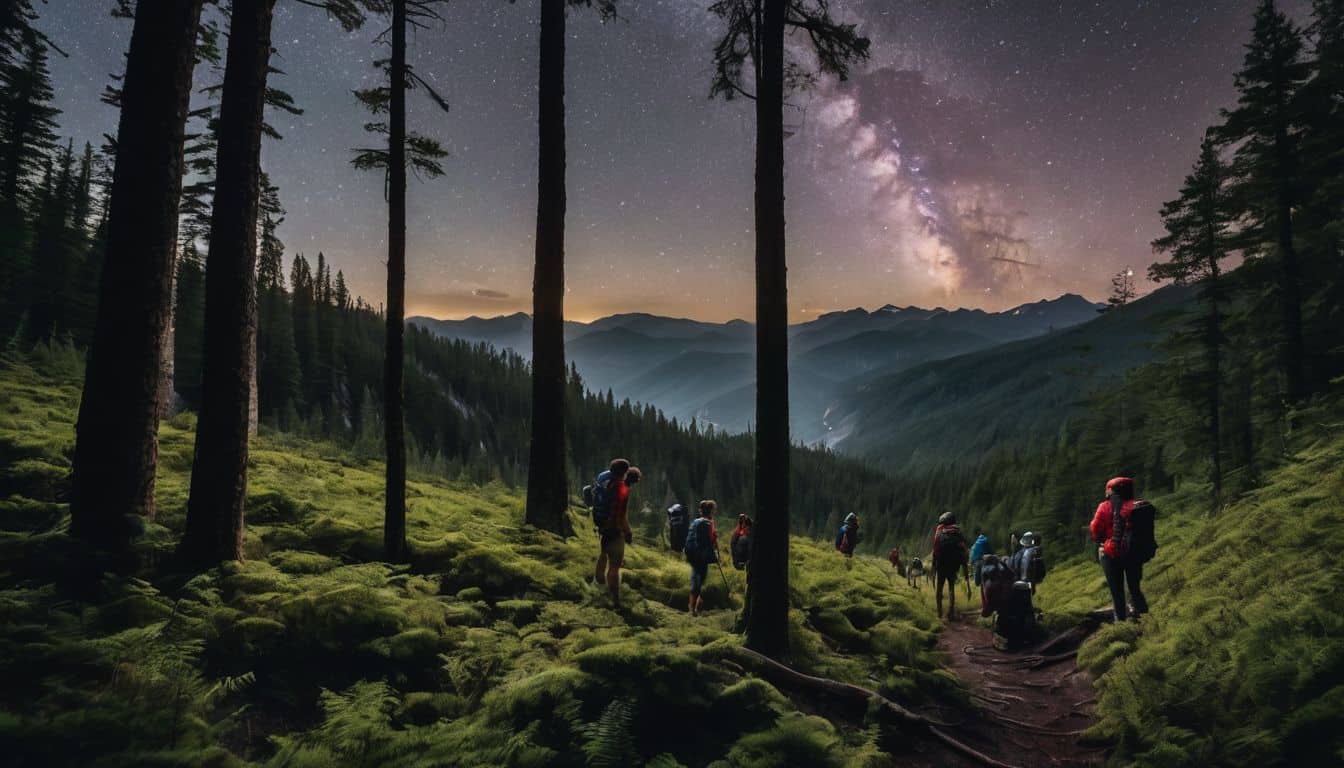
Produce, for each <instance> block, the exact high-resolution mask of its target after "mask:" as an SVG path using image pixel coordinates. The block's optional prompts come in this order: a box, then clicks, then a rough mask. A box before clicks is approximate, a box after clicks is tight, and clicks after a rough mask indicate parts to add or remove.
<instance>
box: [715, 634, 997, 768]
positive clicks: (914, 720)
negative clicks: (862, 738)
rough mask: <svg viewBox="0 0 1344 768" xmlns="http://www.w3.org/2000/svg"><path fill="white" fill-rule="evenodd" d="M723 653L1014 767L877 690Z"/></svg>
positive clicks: (779, 680)
mask: <svg viewBox="0 0 1344 768" xmlns="http://www.w3.org/2000/svg"><path fill="white" fill-rule="evenodd" d="M722 653H723V655H725V656H727V657H729V658H731V660H732V661H735V662H737V663H738V664H740V665H741V666H743V667H746V668H748V669H750V670H752V671H753V672H755V673H756V674H758V675H760V676H761V677H762V678H764V679H765V680H767V681H769V682H770V683H771V684H772V685H775V686H777V687H782V688H792V689H794V690H798V691H803V692H807V693H812V694H821V695H825V696H830V697H833V698H837V699H841V700H844V701H850V702H853V703H855V704H862V705H864V706H867V705H868V704H870V703H872V704H876V705H877V706H878V707H880V708H881V710H882V711H883V712H885V713H886V714H888V715H889V716H891V717H893V718H895V719H896V720H899V721H901V722H904V723H907V724H909V725H915V726H919V727H921V728H923V729H925V730H927V731H928V732H929V734H931V735H932V736H933V737H934V738H936V739H937V740H938V741H940V742H942V743H943V744H945V745H946V746H948V747H950V748H951V749H954V750H956V751H957V752H960V753H961V754H963V755H965V756H967V757H969V758H971V759H973V760H976V761H978V762H980V763H981V764H983V765H986V766H990V768H1013V766H1009V765H1008V764H1006V763H1001V762H999V761H997V760H995V759H994V758H992V757H989V756H988V755H986V754H984V753H982V752H980V751H978V750H976V749H975V748H974V747H971V746H970V745H968V744H966V743H964V742H962V741H959V740H958V739H956V738H953V737H952V736H950V735H949V734H947V733H945V732H944V731H942V730H941V729H942V728H951V727H955V726H954V724H952V723H945V722H942V721H941V720H935V719H934V718H931V717H926V716H924V715H921V714H919V713H917V712H912V711H910V710H908V709H906V708H905V707H903V706H901V705H900V704H897V703H896V702H894V701H892V700H891V699H888V698H887V697H885V696H883V695H882V694H880V693H878V692H877V691H871V690H868V689H867V688H861V687H859V686H857V685H851V684H849V683H842V682H840V681H839V680H832V679H830V678H826V677H815V676H812V675H806V674H803V673H802V672H799V671H798V670H796V669H793V668H792V667H788V666H785V665H784V664H780V663H779V662H777V661H775V660H774V659H771V658H769V657H768V656H764V655H762V654H759V653H757V652H755V651H753V650H750V649H748V648H741V647H730V648H724V649H723V651H722Z"/></svg>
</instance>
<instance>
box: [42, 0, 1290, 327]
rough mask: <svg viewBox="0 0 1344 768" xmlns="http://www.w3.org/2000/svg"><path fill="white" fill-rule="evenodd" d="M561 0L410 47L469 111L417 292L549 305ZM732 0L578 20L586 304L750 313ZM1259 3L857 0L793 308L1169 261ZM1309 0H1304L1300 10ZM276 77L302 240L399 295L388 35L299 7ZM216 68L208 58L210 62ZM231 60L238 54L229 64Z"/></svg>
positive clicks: (794, 114)
mask: <svg viewBox="0 0 1344 768" xmlns="http://www.w3.org/2000/svg"><path fill="white" fill-rule="evenodd" d="M110 5H111V3H110V2H104V1H102V0H51V2H50V3H49V4H48V5H46V6H41V11H42V13H43V14H44V16H45V18H44V19H43V21H42V25H43V27H44V29H46V30H47V31H48V32H50V33H51V34H52V36H53V37H54V38H55V39H56V40H57V41H58V42H59V43H60V44H61V46H62V47H63V48H65V49H67V50H68V51H69V52H70V58H69V59H59V58H57V59H56V60H54V61H53V62H52V70H53V74H54V78H55V85H56V90H57V99H58V106H60V107H61V108H62V109H63V110H64V111H65V114H63V115H62V117H61V122H62V126H63V130H64V132H65V133H66V134H68V135H71V136H73V137H74V138H75V139H76V140H77V141H84V140H90V141H94V142H95V143H97V142H98V141H99V137H100V136H101V134H103V133H105V132H110V131H112V130H114V127H115V114H113V113H112V111H111V109H110V108H108V107H106V106H103V105H100V104H98V103H97V94H98V92H99V91H101V89H102V87H103V85H104V84H105V83H106V82H108V74H109V73H110V72H113V71H116V70H118V69H119V68H120V59H121V55H122V53H123V51H124V46H125V44H126V41H127V39H128V37H129V24H128V23H126V22H124V21H118V20H114V19H111V18H109V17H108V16H107V15H106V11H107V9H108V8H109V7H110ZM535 5H536V3H535V0H523V1H522V2H518V3H506V2H474V1H470V0H459V1H458V2H454V3H452V4H450V5H448V6H447V7H446V9H445V11H444V16H445V23H444V24H443V25H442V26H441V27H440V26H435V27H434V28H431V29H429V30H425V31H422V32H420V33H419V34H417V35H416V36H414V38H413V40H412V45H413V52H412V61H413V63H414V64H415V66H417V67H418V71H419V72H420V74H421V75H423V76H425V77H426V79H428V80H430V81H432V82H433V83H435V85H436V87H437V89H438V90H439V91H441V92H442V93H443V94H444V95H445V96H447V98H448V100H449V101H450V102H451V104H452V111H451V112H450V113H449V114H448V115H440V114H435V113H434V111H433V110H432V109H431V108H430V106H429V105H428V104H427V103H424V102H421V101H418V100H414V99H413V100H412V102H411V116H410V122H411V124H412V126H413V127H416V128H418V129H420V130H422V131H423V132H425V133H428V134H431V135H435V136H438V137H439V138H441V139H442V140H443V142H444V144H445V145H446V146H447V147H448V148H449V149H450V150H451V152H452V156H451V157H450V158H448V160H447V162H446V163H445V169H446V171H447V175H446V176H445V177H444V178H442V179H438V180H431V181H427V182H424V183H413V186H412V188H411V189H410V210H409V220H408V228H409V230H410V241H409V269H410V279H409V286H408V291H409V294H408V296H409V302H410V310H411V311H412V312H419V313H425V314H433V315H437V316H464V315H467V314H473V313H476V314H500V313H506V312H512V311H517V310H520V309H522V310H526V309H528V308H529V307H530V299H529V291H530V286H531V260H532V247H533V245H532V237H533V228H534V220H533V217H534V214H535V205H536V197H535V195H536V191H535V184H536V175H535V174H536V170H535V169H536V127H535V125H536V124H535V115H536V106H535V102H536V91H535V81H536V71H535V70H536V18H537V10H536V7H535ZM706 5H708V0H662V1H659V2H653V1H648V0H644V1H640V0H634V1H632V2H627V3H623V4H622V6H621V7H622V11H621V15H622V17H623V19H622V20H621V21H617V22H615V23H609V24H606V25H603V24H600V23H599V22H598V21H597V19H596V18H595V15H594V14H592V13H587V12H583V11H575V12H571V14H570V33H571V34H570V38H569V43H568V45H569V49H568V72H567V76H568V92H567V96H566V106H567V108H568V149H569V164H568V171H569V187H568V194H569V216H568V232H567V257H568V289H569V294H568V301H567V309H568V311H569V313H570V314H571V315H572V316H575V317H578V318H591V317H594V316H596V315H600V314H605V313H610V312H617V311H649V312H657V313H661V314H672V315H689V316H696V317H701V318H705V319H727V318H731V317H747V318H749V317H750V315H751V311H752V310H751V300H750V296H751V290H752V272H751V267H752V236H751V221H752V216H751V202H752V141H753V133H752V111H751V105H750V104H749V103H747V102H744V101H739V102H735V103H731V104H725V103H723V102H715V101H710V100H709V99H708V98H707V96H708V91H709V80H710V74H711V72H712V64H711V53H710V51H711V47H712V45H713V43H714V40H715V35H716V34H717V31H718V26H717V25H718V20H717V19H715V18H714V17H713V16H711V15H710V14H709V13H707V12H706V11H705V6H706ZM1254 5H1255V0H1222V1H1220V2H1208V3H1193V2H1180V3H1176V2H1139V1H1137V0H1110V1H1107V2H1097V3H1082V2H1036V1H1034V0H1013V1H1012V2H985V1H984V0H977V1H975V2H971V1H970V0H913V1H910V2H899V1H894V0H865V1H863V2H858V1H856V2H850V3H844V2H840V0H835V1H834V2H833V6H834V8H835V9H836V11H837V13H838V14H839V15H840V16H841V17H843V18H845V19H847V20H849V21H853V22H856V23H858V24H859V28H860V31H861V32H862V33H863V34H865V35H867V36H868V37H870V38H871V39H872V41H873V57H872V60H871V61H870V62H868V63H867V64H866V65H864V66H863V67H862V68H861V70H860V71H858V72H856V73H855V76H854V77H853V78H852V79H851V80H850V81H849V82H847V83H837V82H832V81H823V82H821V83H820V84H819V85H818V87H817V88H816V89H815V90H814V91H813V92H811V93H808V94H794V95H792V96H790V99H789V103H790V106H789V108H788V109H786V122H787V123H788V124H789V127H790V128H791V129H792V133H793V137H792V138H790V139H789V141H788V142H787V143H786V152H787V155H788V161H787V176H786V179H787V181H786V183H787V194H788V206H789V207H788V235H789V263H790V291H791V296H790V304H791V309H792V311H793V313H794V316H795V318H796V319H804V318H806V317H811V316H814V314H815V313H817V312H822V311H827V310H831V309H836V308H842V307H852V306H858V305H863V306H869V307H874V306H878V305H881V304H886V303H897V304H908V303H920V304H926V305H930V304H943V305H948V306H951V305H962V306H984V307H990V308H999V307H1002V306H1006V305H1008V304H1011V303H1016V302H1019V301H1023V300H1030V299H1035V298H1041V297H1047V296H1054V295H1057V294H1059V293H1061V292H1065V291H1073V292H1080V293H1083V294H1085V295H1088V296H1092V297H1097V296H1100V295H1101V294H1102V293H1104V291H1105V290H1106V287H1107V285H1108V279H1109V276H1110V275H1111V274H1113V273H1114V272H1115V271H1117V270H1119V269H1121V268H1123V267H1125V266H1127V265H1132V266H1136V267H1142V266H1144V265H1146V264H1147V263H1148V261H1150V260H1151V253H1150V251H1149V248H1148V243H1149V241H1150V240H1151V239H1152V238H1153V237H1154V236H1156V235H1157V234H1158V233H1159V232H1160V226H1159V223H1158V219H1157V209H1158V206H1159V205H1160V204H1161V202H1162V201H1163V200H1164V199H1167V198H1169V197H1171V196H1172V194H1173V192H1174V190H1175V189H1176V186H1177V185H1178V184H1179V182H1180V179H1181V178H1182V176H1183V175H1184V174H1185V172H1186V170H1187V168H1188V165H1189V163H1190V161H1191V160H1192V159H1193V157H1194V154H1195V152H1196V150H1197V148H1198V144H1199V138H1200V136H1201V135H1202V133H1203V130H1204V128H1205V126H1207V125H1209V124H1210V123H1211V122H1213V121H1215V120H1216V119H1217V112H1218V108H1219V107H1222V106H1226V105H1227V104H1229V103H1230V101H1231V93H1232V72H1233V71H1234V70H1235V68H1236V67H1237V66H1238V64H1239V62H1240V56H1241V45H1242V43H1243V42H1244V41H1245V38H1246V34H1247V30H1248V28H1249V23H1250V16H1251V11H1252V9H1253V7H1254ZM1304 5H1305V3H1303V2H1297V3H1287V4H1286V7H1287V9H1288V10H1289V11H1290V12H1291V13H1294V14H1296V15H1298V16H1299V17H1301V16H1302V14H1303V7H1304ZM276 13H277V17H276V34H275V44H276V49H277V58H276V60H275V63H276V64H277V66H278V67H279V68H280V69H282V70H283V71H284V73H285V74H284V75H282V76H278V77H277V78H276V84H277V85H279V86H281V87H283V88H285V89H286V90H288V91H290V92H291V93H293V94H294V96H295V98H296V100H297V101H298V102H299V103H300V105H301V106H303V107H304V108H305V110H306V111H305V113H304V114H303V115H301V116H297V117H291V116H288V115H279V116H274V117H273V118H272V121H273V122H274V123H276V127H277V128H279V130H280V132H281V133H283V134H284V135H285V139H284V140H283V141H280V142H268V143H267V145H266V147H265V149H264V158H263V160H264V164H265V167H266V168H267V170H268V172H269V173H270V175H271V177H272V179H273V180H274V181H275V182H276V183H278V185H279V187H280V190H281V196H282V199H283V202H284V204H285V206H286V208H287V209H288V216H287V218H286V220H285V223H284V225H283V227H282V230H281V233H280V234H281V237H282V239H283V240H284V241H285V243H286V245H287V248H288V250H289V251H290V252H291V253H293V252H304V253H306V254H307V255H308V256H310V257H313V256H315V255H316V252H318V251H323V252H325V253H326V255H327V256H328V257H329V258H330V259H331V260H332V261H333V263H334V264H335V265H336V266H337V267H339V268H340V269H342V270H343V271H344V273H345V275H346V277H347V279H348V281H349V282H350V284H351V286H352V289H353V290H354V291H356V292H357V293H360V294H362V295H364V296H365V297H366V298H367V299H369V300H371V301H373V302H375V303H376V302H377V301H378V300H379V297H380V296H381V295H382V281H383V279H384V278H383V274H382V261H383V258H382V256H381V252H382V251H383V250H384V248H385V246H384V242H383V238H384V234H385V228H386V224H385V208H384V207H383V204H382V201H381V183H380V180H379V179H377V178H375V177H372V176H370V175H369V174H364V173H359V172H356V171H354V170H353V169H351V168H350V166H349V158H350V155H351V153H350V149H351V148H352V147H356V146H361V145H363V144H365V143H366V142H367V139H366V137H365V136H364V135H363V134H362V132H361V124H362V122H363V121H364V116H363V115H362V114H361V113H360V112H359V111H358V109H357V107H356V105H355V102H354V100H353V98H352V96H351V95H350V92H351V90H352V89H354V88H359V87H366V86H368V85H369V84H370V83H372V82H373V79H374V77H375V72H374V70H373V68H372V67H371V65H370V62H371V60H372V59H373V58H374V57H376V56H381V55H382V54H381V52H379V51H378V50H377V49H376V48H375V47H374V46H373V44H372V43H371V39H372V38H373V36H374V34H375V33H376V32H377V31H378V29H379V28H380V25H379V23H378V22H376V21H375V22H373V23H371V24H370V25H369V27H367V28H366V29H365V30H362V31H359V32H356V33H353V34H349V35H347V34H344V33H342V32H341V31H340V29H339V27H337V25H335V24H334V23H331V22H329V21H326V20H324V19H323V18H322V14H321V13H320V12H319V11H315V10H313V9H311V8H307V7H304V6H301V5H299V4H297V3H295V2H293V0H279V2H278V6H277V12H276ZM208 77H212V75H211V74H210V73H208V72H202V73H201V74H200V77H198V79H199V80H202V81H204V80H205V79H206V78H208ZM213 77H216V78H217V74H216V75H213Z"/></svg>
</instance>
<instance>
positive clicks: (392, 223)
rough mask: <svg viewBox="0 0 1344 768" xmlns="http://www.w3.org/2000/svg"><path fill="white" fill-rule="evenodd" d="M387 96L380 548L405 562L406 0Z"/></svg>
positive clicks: (397, 12) (396, 4)
mask: <svg viewBox="0 0 1344 768" xmlns="http://www.w3.org/2000/svg"><path fill="white" fill-rule="evenodd" d="M390 76H391V80H392V82H391V88H392V94H391V95H392V98H391V104H389V111H390V114H389V115H388V131H389V132H388V137H387V141H388V145H387V151H388V168H387V176H388V189H387V318H386V319H387V342H386V349H385V350H384V353H383V442H384V443H385V445H386V447H387V492H386V494H385V498H386V505H385V507H384V510H383V550H384V553H385V555H386V557H387V559H388V560H391V561H392V562H401V561H402V560H405V559H406V419H405V415H404V413H403V397H404V396H405V395H404V392H403V386H402V380H403V378H404V369H403V365H404V359H403V358H404V357H405V354H406V352H405V350H406V324H405V315H406V0H393V2H392V69H391V75H390Z"/></svg>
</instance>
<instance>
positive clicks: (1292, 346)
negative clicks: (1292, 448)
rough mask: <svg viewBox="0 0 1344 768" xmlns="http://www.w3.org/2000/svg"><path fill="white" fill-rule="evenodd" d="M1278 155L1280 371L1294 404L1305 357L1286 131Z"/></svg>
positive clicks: (1301, 388) (1302, 386)
mask: <svg viewBox="0 0 1344 768" xmlns="http://www.w3.org/2000/svg"><path fill="white" fill-rule="evenodd" d="M1274 146H1275V152H1276V154H1277V156H1278V169H1277V170H1278V173H1279V174H1280V178H1279V179H1278V201H1277V206H1278V215H1277V219H1278V222H1277V224H1278V241H1279V301H1280V303H1281V305H1282V311H1283V345H1284V351H1283V372H1284V376H1285V384H1286V389H1287V390H1288V392H1287V395H1288V402H1289V403H1296V402H1297V401H1298V400H1301V399H1302V398H1303V397H1305V396H1306V394H1307V385H1306V355H1305V352H1304V345H1303V341H1302V283H1301V281H1302V274H1301V268H1300V266H1299V265H1298V263H1297V248H1296V247H1295V246H1294V244H1293V206H1294V205H1295V201H1294V200H1293V191H1292V183H1293V182H1292V179H1293V178H1294V177H1295V176H1296V174H1295V171H1294V165H1295V164H1296V163H1295V158H1294V157H1293V149H1292V147H1291V146H1290V145H1289V143H1288V131H1287V129H1286V128H1284V129H1281V130H1280V131H1278V132H1277V133H1276V135H1275V137H1274Z"/></svg>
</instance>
